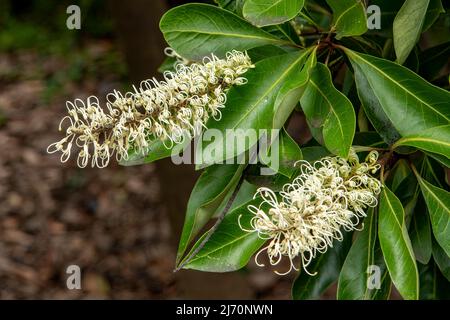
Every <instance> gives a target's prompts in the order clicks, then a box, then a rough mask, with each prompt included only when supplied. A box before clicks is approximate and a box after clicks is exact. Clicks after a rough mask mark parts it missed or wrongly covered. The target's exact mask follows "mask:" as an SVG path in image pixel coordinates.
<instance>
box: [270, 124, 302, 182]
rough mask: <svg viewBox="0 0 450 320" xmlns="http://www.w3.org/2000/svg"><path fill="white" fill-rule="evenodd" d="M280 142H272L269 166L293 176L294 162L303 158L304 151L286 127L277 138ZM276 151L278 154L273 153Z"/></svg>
mask: <svg viewBox="0 0 450 320" xmlns="http://www.w3.org/2000/svg"><path fill="white" fill-rule="evenodd" d="M275 139H277V141H278V143H273V142H272V144H271V147H270V150H269V154H268V159H267V160H269V163H268V164H269V166H270V167H271V168H272V169H273V170H275V172H278V173H281V174H282V175H284V176H286V177H288V178H291V177H292V175H293V174H294V172H295V171H296V168H295V167H294V164H295V163H296V162H297V161H299V160H302V159H303V156H302V151H301V150H300V147H299V146H298V144H297V142H295V141H294V139H292V138H291V136H290V135H289V134H288V133H287V132H286V130H285V129H284V128H282V129H281V131H280V134H279V135H278V137H277V138H275ZM273 152H275V154H276V155H272V153H273Z"/></svg>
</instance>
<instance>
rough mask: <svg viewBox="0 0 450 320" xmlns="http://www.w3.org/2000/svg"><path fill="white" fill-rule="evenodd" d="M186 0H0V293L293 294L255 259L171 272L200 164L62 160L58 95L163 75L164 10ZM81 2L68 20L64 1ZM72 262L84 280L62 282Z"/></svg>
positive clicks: (102, 90)
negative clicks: (52, 149) (77, 18)
mask: <svg viewBox="0 0 450 320" xmlns="http://www.w3.org/2000/svg"><path fill="white" fill-rule="evenodd" d="M181 3H182V1H165V0H152V1H145V0H130V1H120V0H111V1H101V0H81V1H66V0H63V1H56V0H55V1H37V0H34V1H31V0H30V1H18V0H1V1H0V298H1V299H12V298H19V299H24V298H25V299H30V298H38V299H49V298H50V299H53V298H62V299H72V298H113V299H118V298H131V299H138V298H139V299H141V298H144V299H147V298H161V299H169V298H172V299H173V298H258V299H266V298H275V299H282V298H289V296H290V283H291V281H292V277H294V276H295V275H294V274H292V275H289V276H285V277H278V276H276V275H275V274H273V272H272V271H270V270H266V269H262V268H257V267H256V266H255V265H254V264H253V263H250V265H249V266H248V267H247V268H246V269H244V270H241V271H239V272H234V273H228V274H211V273H200V272H195V271H181V272H178V273H173V272H172V270H173V268H174V262H175V252H176V246H177V242H178V237H179V235H180V230H181V227H182V223H183V219H184V213H185V207H186V202H187V199H188V197H189V193H190V190H191V189H192V186H193V184H194V183H195V178H196V176H197V175H198V173H196V172H194V170H193V169H192V168H191V167H189V166H175V165H173V164H172V163H171V162H170V160H167V161H159V162H157V163H156V164H149V165H143V166H137V167H121V166H118V165H117V164H115V163H114V162H113V161H112V162H111V164H110V166H109V167H108V168H106V169H92V168H86V169H79V168H77V167H76V164H75V162H76V161H75V159H73V158H72V159H71V160H70V161H68V162H67V163H64V164H61V163H60V162H59V156H57V155H48V154H46V151H45V150H46V147H47V146H48V145H49V144H50V143H52V142H54V141H57V140H59V139H60V138H61V135H60V134H59V133H58V130H57V128H58V124H59V121H60V119H61V117H62V116H63V115H64V114H65V112H66V109H65V101H66V100H73V99H75V98H77V97H78V98H82V99H83V98H86V97H88V96H90V95H92V94H94V95H97V96H99V98H101V99H104V97H105V95H106V94H107V93H108V92H110V91H112V90H113V89H119V90H129V89H130V87H131V84H133V83H135V84H138V82H139V81H140V80H142V79H144V78H150V77H152V76H158V74H157V72H156V70H157V67H158V66H159V64H160V63H161V62H162V60H163V59H164V57H163V54H162V51H163V49H164V47H165V43H164V40H163V38H162V35H161V34H160V32H159V29H158V22H159V19H160V17H161V15H162V14H163V13H164V12H165V11H167V10H168V9H169V8H170V7H172V6H175V5H178V4H181ZM71 4H76V5H78V6H79V7H80V9H81V29H80V30H76V29H75V30H69V29H68V28H67V27H66V19H67V18H68V17H69V15H68V14H67V13H66V9H67V7H68V6H69V5H71ZM72 264H75V265H79V266H80V268H81V271H82V289H81V290H68V289H67V287H66V278H67V276H68V275H67V274H66V268H67V266H69V265H72Z"/></svg>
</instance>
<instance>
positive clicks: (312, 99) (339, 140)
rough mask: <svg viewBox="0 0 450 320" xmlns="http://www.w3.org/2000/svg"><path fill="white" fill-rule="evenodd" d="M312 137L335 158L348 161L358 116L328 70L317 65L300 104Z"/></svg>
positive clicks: (323, 66)
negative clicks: (321, 142) (322, 142)
mask: <svg viewBox="0 0 450 320" xmlns="http://www.w3.org/2000/svg"><path fill="white" fill-rule="evenodd" d="M300 103H301V106H302V109H303V111H304V113H305V115H306V119H307V121H308V124H309V127H310V128H311V131H312V133H313V134H314V133H315V136H316V140H319V141H320V140H321V139H320V137H317V136H318V135H320V136H323V141H324V144H325V146H326V147H327V149H328V150H330V151H331V152H332V153H333V154H336V155H339V156H341V157H344V158H346V157H347V156H348V153H349V150H350V147H351V145H352V141H353V136H354V134H355V127H356V116H355V111H354V109H353V106H352V103H351V102H350V100H349V99H348V98H347V97H346V96H345V95H343V94H342V93H341V92H340V91H338V90H337V89H336V88H335V87H334V85H333V81H332V78H331V73H330V70H329V69H328V67H327V66H326V65H324V64H317V66H316V67H315V68H314V69H313V71H312V73H311V78H310V80H309V82H308V85H307V86H306V89H305V92H304V93H303V95H302V98H301V100H300Z"/></svg>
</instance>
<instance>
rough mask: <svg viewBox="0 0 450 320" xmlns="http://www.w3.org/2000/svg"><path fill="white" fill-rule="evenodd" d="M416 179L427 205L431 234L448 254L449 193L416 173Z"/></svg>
mask: <svg viewBox="0 0 450 320" xmlns="http://www.w3.org/2000/svg"><path fill="white" fill-rule="evenodd" d="M417 179H418V181H419V185H420V189H421V190H422V194H423V197H424V199H425V202H426V204H427V207H428V212H429V214H430V220H431V227H432V229H433V234H434V236H435V238H436V240H437V242H438V243H439V245H440V246H441V247H442V248H443V249H444V250H445V252H446V253H447V255H448V256H450V193H449V192H448V191H445V190H444V189H441V188H438V187H435V186H433V185H432V184H431V183H429V182H428V181H426V180H424V179H422V178H421V177H420V176H418V175H417Z"/></svg>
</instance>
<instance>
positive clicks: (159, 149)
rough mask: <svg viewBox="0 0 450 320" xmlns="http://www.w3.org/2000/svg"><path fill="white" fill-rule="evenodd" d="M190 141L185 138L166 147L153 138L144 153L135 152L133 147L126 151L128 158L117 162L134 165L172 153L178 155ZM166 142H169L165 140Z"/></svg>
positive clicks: (123, 164) (149, 161) (168, 155)
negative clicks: (176, 143)
mask: <svg viewBox="0 0 450 320" xmlns="http://www.w3.org/2000/svg"><path fill="white" fill-rule="evenodd" d="M189 143H190V139H187V138H185V140H184V142H183V143H182V144H179V145H173V146H172V147H170V148H168V147H166V146H165V145H164V142H163V141H161V140H159V139H155V140H153V141H152V142H150V144H149V147H148V149H147V151H146V152H145V154H142V153H140V152H136V151H135V150H134V149H131V150H129V151H128V159H127V160H121V161H120V162H119V164H120V165H122V166H136V165H141V164H145V163H151V162H154V161H156V160H160V159H164V158H168V157H170V156H172V155H178V154H180V153H181V151H183V149H184V148H185V147H186V146H187V145H188V144H189ZM166 144H169V143H168V142H166Z"/></svg>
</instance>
